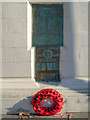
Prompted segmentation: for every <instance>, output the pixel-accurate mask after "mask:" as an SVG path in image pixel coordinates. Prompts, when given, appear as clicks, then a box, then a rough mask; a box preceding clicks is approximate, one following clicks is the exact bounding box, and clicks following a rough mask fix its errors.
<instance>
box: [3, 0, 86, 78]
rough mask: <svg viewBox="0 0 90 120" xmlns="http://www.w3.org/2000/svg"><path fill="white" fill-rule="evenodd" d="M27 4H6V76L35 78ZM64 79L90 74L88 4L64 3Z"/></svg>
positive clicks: (62, 57) (62, 61)
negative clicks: (28, 31) (28, 40)
mask: <svg viewBox="0 0 90 120" xmlns="http://www.w3.org/2000/svg"><path fill="white" fill-rule="evenodd" d="M27 19H28V17H27V3H18V2H17V3H9V2H8V3H3V4H2V55H3V56H2V62H3V63H2V76H3V77H31V54H30V53H31V51H30V50H29V51H27ZM60 49H61V57H60V59H61V77H62V78H63V77H64V78H72V77H78V76H79V77H87V75H88V61H87V60H88V3H65V4H64V46H63V47H61V48H60Z"/></svg>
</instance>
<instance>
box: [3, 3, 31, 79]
mask: <svg viewBox="0 0 90 120" xmlns="http://www.w3.org/2000/svg"><path fill="white" fill-rule="evenodd" d="M2 41H3V42H2V61H3V64H2V76H3V77H30V76H31V69H30V59H31V58H30V51H27V3H18V2H17V3H10V2H9V3H3V4H2Z"/></svg>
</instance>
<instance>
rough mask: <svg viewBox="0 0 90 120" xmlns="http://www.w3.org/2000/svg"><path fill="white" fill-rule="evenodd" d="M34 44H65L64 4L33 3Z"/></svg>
mask: <svg viewBox="0 0 90 120" xmlns="http://www.w3.org/2000/svg"><path fill="white" fill-rule="evenodd" d="M32 7H33V42H32V43H33V44H32V46H62V45H63V22H64V21H63V4H38V5H37V4H33V5H32Z"/></svg>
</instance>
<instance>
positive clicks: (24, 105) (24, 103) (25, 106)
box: [6, 96, 35, 115]
mask: <svg viewBox="0 0 90 120" xmlns="http://www.w3.org/2000/svg"><path fill="white" fill-rule="evenodd" d="M32 97H33V96H30V97H27V98H26V99H23V100H21V101H19V102H18V103H16V104H15V105H14V106H13V107H12V108H6V109H8V112H7V114H8V115H10V114H18V113H17V112H18V111H19V110H20V109H22V110H24V111H27V112H30V113H33V114H35V112H34V110H33V106H32V104H31V100H32Z"/></svg>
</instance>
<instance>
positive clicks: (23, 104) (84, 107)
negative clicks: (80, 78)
mask: <svg viewBox="0 0 90 120" xmlns="http://www.w3.org/2000/svg"><path fill="white" fill-rule="evenodd" d="M64 100H65V101H64V105H63V109H62V110H61V112H60V113H66V112H88V104H89V103H88V97H86V96H85V97H83V96H80V97H65V98H64ZM1 101H2V114H7V113H8V114H16V111H17V110H18V109H20V108H23V109H24V110H28V111H30V112H31V113H35V112H34V110H33V106H32V105H31V104H30V101H31V97H28V98H3V99H0V103H1Z"/></svg>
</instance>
